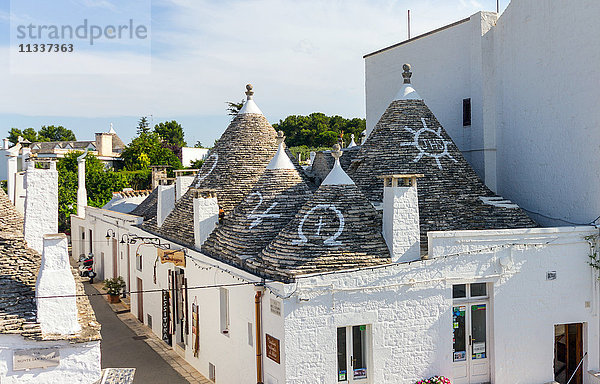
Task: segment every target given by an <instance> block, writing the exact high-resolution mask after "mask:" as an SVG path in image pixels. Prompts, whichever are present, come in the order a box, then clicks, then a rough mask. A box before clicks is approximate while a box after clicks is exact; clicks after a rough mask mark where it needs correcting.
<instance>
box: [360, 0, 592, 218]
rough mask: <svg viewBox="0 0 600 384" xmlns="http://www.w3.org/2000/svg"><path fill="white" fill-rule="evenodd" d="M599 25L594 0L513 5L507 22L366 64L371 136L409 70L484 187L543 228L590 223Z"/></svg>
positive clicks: (472, 27) (456, 30)
mask: <svg viewBox="0 0 600 384" xmlns="http://www.w3.org/2000/svg"><path fill="white" fill-rule="evenodd" d="M599 13H600V4H599V3H598V2H596V1H592V0H585V1H580V2H577V3H576V4H574V3H568V2H556V1H550V0H543V1H537V0H512V1H511V2H510V4H509V5H508V7H507V8H506V10H505V11H504V13H502V14H501V15H499V16H498V15H497V14H495V13H489V12H480V13H477V14H475V15H472V16H471V17H469V18H467V19H464V20H461V21H459V22H457V23H455V24H452V25H449V26H446V27H443V28H441V29H439V30H436V31H432V32H430V33H428V34H425V35H422V36H418V37H415V38H413V39H411V40H408V41H405V42H402V43H399V44H396V45H394V46H391V47H388V48H384V49H382V50H379V51H376V52H373V53H371V54H368V55H366V56H365V67H366V104H367V109H366V111H367V130H368V131H369V132H370V131H371V130H372V129H373V127H374V126H375V123H376V122H377V121H378V120H379V118H380V117H381V115H382V113H383V112H384V110H385V108H386V107H387V105H388V103H389V101H390V100H391V99H392V97H393V96H394V95H395V93H396V91H397V89H398V88H399V86H400V84H401V82H402V77H401V76H400V74H401V71H402V64H403V63H405V62H408V63H411V64H412V65H413V66H414V68H419V69H420V70H419V74H416V75H415V77H414V83H415V85H416V86H417V87H418V89H419V93H420V95H421V96H422V97H423V98H424V100H425V101H426V102H427V104H428V105H429V106H430V107H431V110H432V111H433V112H434V113H435V115H436V116H437V117H438V119H439V120H440V122H441V123H442V125H443V126H444V127H445V128H446V129H447V131H448V133H449V134H450V136H451V137H452V139H453V140H454V141H455V142H456V144H457V145H458V147H459V148H460V149H461V151H462V152H463V153H464V155H465V158H467V160H468V161H469V162H470V164H471V165H472V166H473V168H474V169H475V170H476V172H477V173H478V175H479V176H480V177H481V178H482V179H484V180H485V183H486V185H487V186H488V187H490V188H491V189H492V190H493V191H494V192H496V193H498V194H499V195H502V196H504V197H506V198H509V199H511V200H512V201H514V202H516V203H518V204H519V205H520V206H522V207H523V208H525V209H527V210H528V211H529V212H530V213H531V214H532V217H534V218H535V219H536V220H537V221H538V222H540V223H542V224H544V225H570V224H573V223H590V222H592V221H593V220H595V219H596V218H597V217H598V216H599V215H600V203H599V202H598V199H596V198H594V197H593V196H595V195H596V194H597V192H598V190H599V189H600V173H598V172H597V170H596V168H595V167H594V166H593V164H596V163H598V160H599V159H598V156H599V155H598V151H597V148H598V145H599V144H600V134H599V133H598V129H597V127H598V125H599V124H600V114H599V113H598V108H597V104H598V100H599V99H600V94H599V91H598V87H597V84H598V82H599V81H600V72H599V70H598V66H597V65H596V63H597V62H598V61H599V60H600V42H599V41H598V39H597V38H596V37H597V35H598V32H600V29H599V27H598V24H597V23H596V20H595V19H596V15H598V14H599ZM421 70H422V72H421ZM463 110H464V113H463Z"/></svg>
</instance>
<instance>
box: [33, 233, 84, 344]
mask: <svg viewBox="0 0 600 384" xmlns="http://www.w3.org/2000/svg"><path fill="white" fill-rule="evenodd" d="M43 244H44V250H43V252H42V263H41V266H40V271H39V273H38V277H37V282H36V284H35V296H36V299H37V321H38V323H40V327H41V329H42V334H60V335H70V334H73V333H77V332H79V330H80V329H81V327H80V325H79V322H78V321H77V299H76V297H75V295H76V293H77V290H76V286H75V278H74V277H73V274H72V273H71V267H70V266H69V253H68V251H67V246H68V242H67V236H66V235H64V234H62V233H60V234H52V235H44V240H43ZM57 296H61V297H57ZM65 296H67V297H65Z"/></svg>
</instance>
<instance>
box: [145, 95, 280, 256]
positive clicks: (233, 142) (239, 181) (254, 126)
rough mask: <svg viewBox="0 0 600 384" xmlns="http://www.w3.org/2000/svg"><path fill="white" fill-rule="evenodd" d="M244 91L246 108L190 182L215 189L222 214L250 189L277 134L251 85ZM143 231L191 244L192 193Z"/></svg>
mask: <svg viewBox="0 0 600 384" xmlns="http://www.w3.org/2000/svg"><path fill="white" fill-rule="evenodd" d="M246 88H247V92H246V95H247V96H248V99H247V100H246V103H245V106H246V105H249V107H248V108H245V109H244V108H242V110H241V111H240V113H238V115H236V116H235V117H234V119H233V120H232V121H231V123H230V124H229V126H228V127H227V129H226V130H225V132H223V134H222V135H221V137H220V138H219V140H218V141H217V143H216V144H215V146H214V147H213V149H212V150H211V151H210V153H209V154H208V157H207V158H206V160H205V161H204V164H203V165H202V168H200V171H199V172H198V174H197V175H196V179H195V180H194V182H193V183H192V186H193V187H195V188H201V189H212V190H215V191H216V193H217V199H218V202H219V207H220V208H221V209H223V211H224V212H225V214H228V213H229V212H231V211H233V208H234V207H235V206H236V205H238V204H239V203H240V202H242V200H243V198H244V197H245V196H246V195H247V194H248V193H249V192H250V191H251V190H252V188H253V187H254V185H255V184H256V182H257V181H258V179H259V178H260V176H261V175H262V173H263V172H264V170H265V168H266V166H267V164H268V163H269V161H270V160H271V158H272V157H273V155H275V152H276V151H277V143H276V136H277V133H276V132H275V129H273V127H272V126H271V124H269V122H268V121H267V119H266V117H265V116H264V115H263V114H262V113H260V110H259V109H258V107H256V104H255V103H254V100H253V99H252V97H253V93H254V92H253V91H252V86H251V85H250V84H248V86H247V87H246ZM145 228H146V229H148V230H149V231H151V232H154V233H156V234H157V235H159V236H162V237H166V238H168V239H171V240H174V241H178V242H180V243H185V244H188V245H193V244H194V210H193V195H192V192H191V191H188V192H186V193H185V194H184V195H183V196H182V197H181V199H180V200H179V201H178V202H177V203H176V204H175V208H174V209H173V211H172V212H171V213H170V214H169V215H168V216H167V218H166V219H165V221H164V223H163V225H162V226H161V227H160V228H156V226H155V224H154V225H153V223H148V225H146V226H145Z"/></svg>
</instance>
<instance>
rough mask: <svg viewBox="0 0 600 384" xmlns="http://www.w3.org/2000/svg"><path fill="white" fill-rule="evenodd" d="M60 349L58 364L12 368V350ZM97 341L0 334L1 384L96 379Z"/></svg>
mask: <svg viewBox="0 0 600 384" xmlns="http://www.w3.org/2000/svg"><path fill="white" fill-rule="evenodd" d="M54 347H58V348H59V350H60V352H59V353H60V364H59V366H58V367H52V368H45V369H41V368H38V369H32V370H29V371H14V370H13V366H12V361H13V353H14V350H16V349H32V348H33V349H37V348H54ZM100 375H101V367H100V341H93V342H88V343H76V344H73V343H69V342H68V341H44V342H39V341H31V340H26V339H24V338H23V337H21V336H20V335H0V382H2V383H3V384H4V383H6V384H39V383H82V384H84V383H85V384H90V383H95V382H96V381H98V380H100Z"/></svg>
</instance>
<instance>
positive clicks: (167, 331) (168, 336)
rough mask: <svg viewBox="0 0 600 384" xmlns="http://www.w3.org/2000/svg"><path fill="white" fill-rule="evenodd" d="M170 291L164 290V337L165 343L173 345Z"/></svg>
mask: <svg viewBox="0 0 600 384" xmlns="http://www.w3.org/2000/svg"><path fill="white" fill-rule="evenodd" d="M169 299H170V298H169V291H167V290H166V289H163V291H162V339H163V341H164V342H165V343H167V344H169V345H171V330H170V323H171V314H170V311H169V301H170V300H169Z"/></svg>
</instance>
